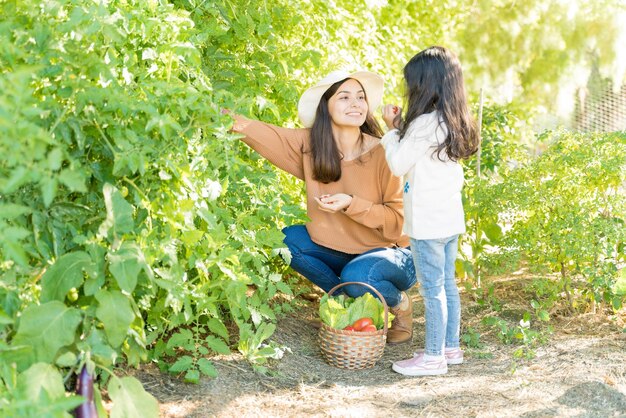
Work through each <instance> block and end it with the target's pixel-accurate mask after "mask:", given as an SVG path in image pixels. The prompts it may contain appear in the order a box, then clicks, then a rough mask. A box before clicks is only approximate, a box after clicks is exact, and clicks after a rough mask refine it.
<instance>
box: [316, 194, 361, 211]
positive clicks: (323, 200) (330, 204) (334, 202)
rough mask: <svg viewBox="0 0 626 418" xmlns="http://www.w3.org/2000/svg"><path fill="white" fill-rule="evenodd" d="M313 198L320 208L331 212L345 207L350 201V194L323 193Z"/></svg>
mask: <svg viewBox="0 0 626 418" xmlns="http://www.w3.org/2000/svg"><path fill="white" fill-rule="evenodd" d="M314 199H315V201H316V202H317V204H318V205H319V208H320V209H321V210H323V211H324V212H331V213H334V212H338V211H340V210H343V209H346V208H347V207H348V206H350V203H352V196H350V195H349V194H345V193H337V194H334V195H328V194H325V195H322V196H320V197H316V198H314Z"/></svg>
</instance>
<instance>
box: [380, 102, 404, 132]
mask: <svg viewBox="0 0 626 418" xmlns="http://www.w3.org/2000/svg"><path fill="white" fill-rule="evenodd" d="M401 114H402V108H401V107H398V106H396V105H393V104H388V105H385V106H383V120H384V121H385V125H387V128H388V129H395V128H398V127H399V123H398V126H396V124H395V123H394V122H395V121H396V120H398V122H399V121H400V115H401Z"/></svg>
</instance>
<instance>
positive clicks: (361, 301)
mask: <svg viewBox="0 0 626 418" xmlns="http://www.w3.org/2000/svg"><path fill="white" fill-rule="evenodd" d="M319 312H320V318H321V320H322V322H324V323H325V324H326V325H328V326H330V327H332V328H336V329H343V328H345V327H347V326H348V325H350V324H352V323H354V321H356V320H357V319H360V318H372V320H373V321H374V325H376V328H377V329H381V328H382V327H383V323H384V320H385V319H384V318H385V308H384V307H383V304H382V303H381V302H380V301H379V300H378V299H376V298H375V297H374V296H372V295H371V294H370V293H366V294H364V295H363V296H359V297H358V298H351V297H347V296H345V295H339V296H328V295H324V296H323V297H322V299H321V301H320V310H319ZM393 318H394V315H393V314H392V313H391V312H389V317H388V323H387V326H391V321H393Z"/></svg>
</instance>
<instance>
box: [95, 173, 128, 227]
mask: <svg viewBox="0 0 626 418" xmlns="http://www.w3.org/2000/svg"><path fill="white" fill-rule="evenodd" d="M102 193H103V195H104V204H105V206H106V211H107V217H106V219H105V221H104V222H103V223H102V225H100V230H99V233H100V235H102V236H107V235H108V234H111V235H112V236H113V237H118V236H119V235H121V234H125V233H129V232H132V231H133V229H134V228H135V223H134V221H133V206H132V205H131V204H130V203H128V202H127V201H126V200H125V199H124V197H123V196H122V194H121V193H120V192H119V190H117V189H116V188H115V186H113V185H111V184H109V183H106V184H105V185H104V187H103V189H102Z"/></svg>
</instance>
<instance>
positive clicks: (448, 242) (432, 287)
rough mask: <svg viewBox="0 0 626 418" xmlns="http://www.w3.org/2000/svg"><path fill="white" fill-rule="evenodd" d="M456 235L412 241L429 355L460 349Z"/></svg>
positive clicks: (426, 348) (459, 302)
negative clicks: (422, 301) (455, 263)
mask: <svg viewBox="0 0 626 418" xmlns="http://www.w3.org/2000/svg"><path fill="white" fill-rule="evenodd" d="M458 245H459V236H458V235H454V236H451V237H448V238H441V239H428V240H417V239H413V238H411V252H412V253H413V261H414V262H415V270H416V273H417V280H418V281H419V283H420V287H419V291H420V295H422V298H423V300H424V307H425V314H424V318H425V320H426V347H425V350H424V352H425V353H426V354H428V355H431V356H442V355H443V354H444V350H445V349H446V348H448V349H450V348H458V347H459V330H460V325H461V299H460V297H459V289H458V288H457V286H456V279H455V274H454V273H455V268H454V262H455V260H456V254H457V251H458Z"/></svg>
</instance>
